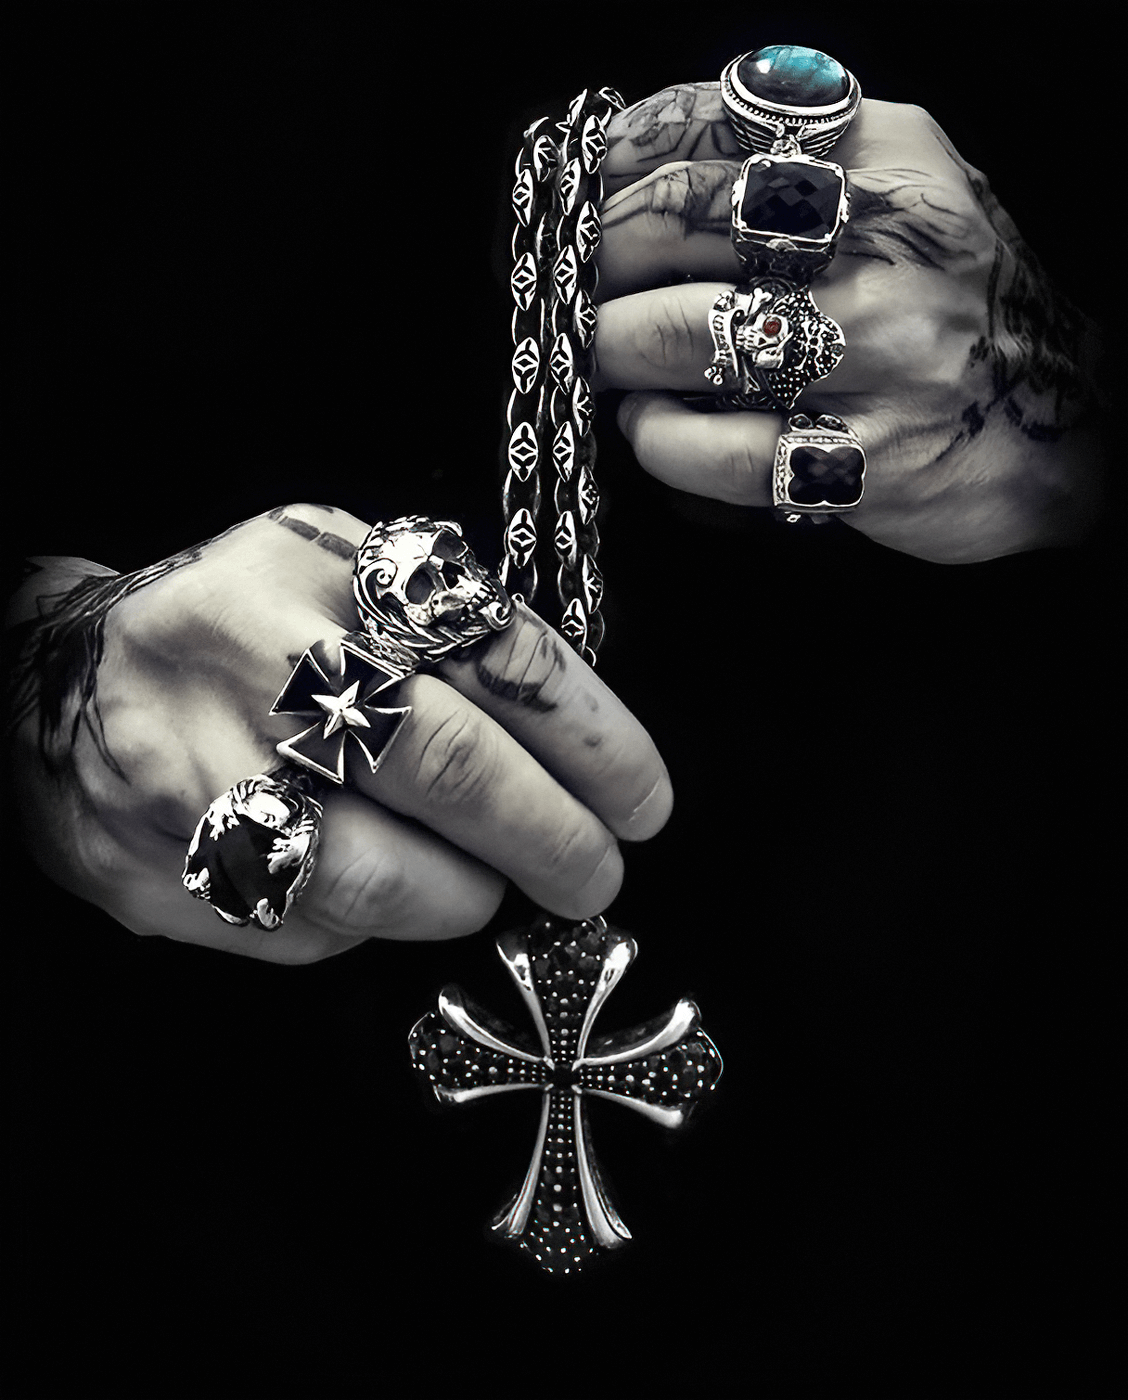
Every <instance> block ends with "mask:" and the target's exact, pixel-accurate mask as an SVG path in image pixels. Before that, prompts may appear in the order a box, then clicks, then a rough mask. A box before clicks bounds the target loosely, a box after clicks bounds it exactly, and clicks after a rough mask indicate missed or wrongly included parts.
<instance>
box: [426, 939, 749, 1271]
mask: <svg viewBox="0 0 1128 1400" xmlns="http://www.w3.org/2000/svg"><path fill="white" fill-rule="evenodd" d="M497 949H498V953H499V954H500V956H501V959H502V961H503V962H504V964H505V966H506V969H507V970H508V972H509V974H510V976H511V977H512V978H513V980H514V982H515V983H516V985H517V989H518V991H519V992H520V994H521V998H522V1000H523V1002H524V1003H525V1006H526V1008H527V1009H528V1011H529V1013H530V1015H531V1017H532V1021H533V1024H534V1026H535V1027H536V1032H537V1040H536V1041H535V1042H534V1041H531V1040H527V1039H525V1038H523V1037H521V1036H519V1035H518V1034H516V1033H515V1032H514V1031H512V1030H510V1029H509V1027H507V1026H504V1025H502V1024H501V1023H500V1022H498V1021H495V1020H494V1019H493V1018H492V1017H491V1016H490V1015H489V1014H488V1013H487V1012H485V1011H483V1010H482V1009H481V1008H479V1007H477V1006H473V1005H471V1004H470V1003H469V1002H468V1001H467V1000H466V998H465V997H464V996H463V994H462V993H461V991H459V989H458V988H457V987H447V988H444V990H443V991H442V993H441V994H440V996H439V1009H438V1010H437V1011H432V1012H429V1013H428V1014H427V1015H426V1016H424V1017H423V1019H422V1020H421V1021H419V1022H418V1024H417V1025H416V1026H415V1027H414V1029H413V1030H412V1032H411V1035H410V1037H409V1042H408V1043H409V1047H410V1050H411V1058H412V1062H413V1064H414V1065H415V1068H416V1069H417V1070H418V1071H419V1073H420V1074H421V1075H422V1076H423V1077H424V1078H425V1079H426V1080H427V1081H428V1083H429V1084H430V1085H431V1087H432V1089H433V1090H434V1092H435V1095H436V1096H437V1098H438V1099H439V1101H440V1102H441V1103H447V1104H460V1103H468V1102H470V1101H472V1100H474V1099H480V1098H484V1097H486V1096H487V1095H490V1094H503V1093H510V1092H512V1091H514V1090H518V1089H536V1090H538V1091H539V1092H540V1094H541V1113H540V1125H539V1128H538V1130H537V1140H536V1143H535V1146H534V1148H533V1155H532V1160H531V1161H530V1163H529V1169H528V1171H527V1172H526V1174H525V1180H524V1183H523V1185H522V1186H521V1188H520V1190H519V1191H518V1192H517V1194H516V1196H515V1197H514V1198H513V1200H512V1201H511V1202H510V1203H509V1204H508V1205H507V1206H506V1207H505V1208H504V1209H503V1210H502V1211H500V1212H499V1214H498V1215H497V1216H496V1218H495V1219H494V1221H493V1222H492V1225H493V1229H494V1230H495V1231H496V1232H497V1233H498V1234H499V1235H501V1236H503V1237H504V1238H505V1239H507V1240H509V1241H511V1242H513V1243H514V1244H517V1245H519V1246H520V1247H521V1248H522V1249H524V1250H526V1251H528V1253H529V1254H530V1255H531V1256H532V1257H533V1258H534V1259H535V1260H536V1262H537V1263H538V1264H539V1265H540V1266H541V1268H542V1269H545V1270H547V1271H548V1272H549V1273H574V1272H577V1271H578V1270H579V1269H581V1268H583V1267H584V1265H585V1264H588V1263H590V1262H591V1260H592V1258H593V1257H594V1256H595V1255H596V1254H597V1253H598V1252H599V1251H600V1250H604V1249H614V1248H616V1247H617V1246H619V1245H621V1244H624V1243H625V1242H626V1241H627V1240H629V1239H630V1237H631V1236H630V1231H629V1230H628V1229H627V1227H626V1226H625V1225H624V1224H623V1222H622V1220H620V1218H619V1216H618V1214H617V1212H616V1211H615V1208H614V1206H613V1205H612V1204H611V1202H610V1200H609V1199H608V1196H607V1191H606V1189H605V1187H604V1185H603V1182H602V1180H601V1178H600V1173H599V1167H598V1164H597V1163H596V1160H595V1154H594V1152H593V1151H592V1148H591V1143H590V1135H589V1130H588V1123H587V1112H586V1106H585V1100H586V1098H587V1097H588V1096H589V1095H595V1096H596V1097H599V1098H604V1099H610V1100H612V1101H613V1102H614V1103H620V1104H623V1105H624V1106H625V1107H627V1108H633V1109H634V1110H635V1111H636V1112H637V1113H641V1114H643V1115H644V1116H645V1117H647V1118H650V1119H651V1120H653V1121H654V1122H656V1123H660V1124H662V1125H663V1126H664V1127H667V1128H679V1127H681V1126H682V1125H683V1124H684V1123H685V1122H686V1121H687V1119H688V1117H689V1115H690V1113H691V1112H692V1110H693V1109H694V1108H695V1107H696V1105H697V1104H698V1103H699V1102H700V1101H701V1100H702V1099H704V1098H705V1097H706V1096H707V1095H708V1094H709V1093H710V1092H711V1091H712V1090H713V1089H714V1088H715V1087H716V1084H717V1081H718V1080H719V1079H720V1077H721V1069H722V1065H721V1057H720V1055H719V1054H718V1053H717V1048H716V1046H715V1045H714V1044H713V1042H712V1041H711V1040H710V1039H709V1037H708V1036H707V1035H706V1034H705V1032H704V1031H702V1030H701V1028H700V1017H699V1013H698V1010H697V1007H696V1006H695V1005H694V1004H693V1002H692V1001H688V1000H686V999H685V998H683V999H682V1000H681V1001H679V1002H678V1003H677V1005H676V1006H675V1007H674V1008H673V1009H672V1010H671V1011H670V1012H669V1013H668V1014H667V1015H665V1016H661V1017H658V1018H657V1019H656V1020H653V1021H649V1022H647V1023H646V1024H645V1025H642V1026H636V1027H634V1028H633V1029H632V1030H628V1031H620V1032H618V1033H616V1034H614V1035H603V1036H598V1037H594V1038H593V1037H592V1034H591V1032H592V1027H593V1025H594V1023H595V1018H596V1016H597V1014H598V1013H599V1009H600V1007H601V1006H602V1005H603V1003H604V1002H605V1001H606V1000H607V998H608V996H609V995H610V994H611V992H612V990H613V989H614V987H615V985H616V983H617V982H618V981H619V979H620V978H621V977H622V975H623V974H624V973H625V972H626V970H627V968H628V967H629V966H630V965H631V962H632V961H633V960H634V957H635V954H636V953H637V951H638V950H637V947H636V945H635V942H634V940H633V939H632V938H629V937H627V936H626V935H625V934H623V933H619V932H618V931H616V930H614V929H609V928H608V927H607V925H606V924H605V923H604V922H603V920H602V919H593V920H590V921H587V922H584V923H580V924H569V923H567V922H566V921H564V920H561V919H554V918H551V917H550V916H548V915H545V916H543V917H542V918H541V919H539V920H538V922H537V923H535V924H534V925H533V927H532V928H530V929H528V930H526V931H523V932H520V933H509V934H505V935H504V936H503V937H502V938H500V939H498V944H497Z"/></svg>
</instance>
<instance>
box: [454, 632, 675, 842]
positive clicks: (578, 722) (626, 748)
mask: <svg viewBox="0 0 1128 1400" xmlns="http://www.w3.org/2000/svg"><path fill="white" fill-rule="evenodd" d="M441 673H442V675H443V678H444V679H445V680H447V681H448V682H449V683H450V684H451V685H452V686H454V687H455V689H456V690H458V691H459V692H460V693H461V694H462V695H464V696H465V697H466V698H467V699H468V700H470V701H472V702H473V703H474V704H475V705H476V706H477V707H478V708H479V709H480V710H483V711H485V713H486V714H488V715H489V716H490V717H491V718H492V719H494V720H496V721H497V723H498V724H500V725H501V726H502V727H503V728H504V729H506V730H507V731H508V732H509V733H510V734H511V735H513V737H514V738H515V739H517V740H518V741H519V742H520V744H521V745H522V747H523V748H525V749H526V750H527V751H528V752H529V753H531V754H533V755H534V756H535V757H536V758H537V759H538V761H539V762H540V763H541V765H542V766H543V767H544V768H545V769H547V770H548V772H549V773H551V774H552V775H553V777H554V778H555V779H556V780H557V781H558V782H559V783H560V784H561V785H562V786H563V787H564V788H566V789H567V790H568V792H570V793H571V794H572V795H573V796H574V797H577V798H579V800H580V801H581V802H582V803H583V804H584V805H585V806H586V807H588V808H590V809H591V811H593V812H594V813H595V814H596V815H597V816H598V817H599V818H600V819H601V820H602V821H603V822H604V823H605V824H606V825H607V826H608V827H609V828H610V830H611V831H612V832H613V833H614V834H615V835H616V836H618V837H620V838H621V839H623V840H634V841H641V840H645V839H646V838H647V837H650V836H653V835H654V834H655V832H657V831H659V830H660V829H661V828H662V826H663V825H664V824H665V822H666V820H667V818H668V817H669V814H670V810H671V807H672V805H673V791H672V789H671V787H670V779H669V775H668V774H667V772H666V766H665V764H664V763H663V762H662V759H661V757H660V755H659V753H658V750H657V749H656V748H655V747H654V742H653V740H652V739H651V738H650V736H649V735H648V734H647V732H646V730H645V729H644V728H643V727H642V725H641V724H640V723H639V722H638V720H637V719H635V717H634V716H633V715H632V714H631V713H630V711H629V710H628V709H627V708H626V706H625V705H624V704H623V703H622V701H621V700H619V699H618V697H617V696H616V695H615V694H614V692H613V691H611V690H610V689H608V687H607V686H606V685H604V684H603V682H602V681H601V680H600V679H599V678H598V677H597V676H596V674H595V672H594V671H593V670H592V669H591V667H590V666H588V665H587V663H586V662H585V661H584V660H583V659H582V658H581V657H579V656H577V654H576V653H575V652H574V651H573V650H572V648H571V647H569V646H568V645H567V644H566V643H565V642H564V641H563V640H562V639H561V638H560V637H559V636H558V635H557V634H556V633H555V632H554V631H553V630H552V628H551V627H549V625H548V624H547V623H546V622H544V621H542V620H541V619H540V618H539V617H537V616H536V614H535V613H533V612H531V611H530V610H529V609H528V608H525V607H523V606H521V605H519V606H518V608H517V615H516V618H515V620H514V622H513V623H512V624H511V625H510V626H509V627H507V628H506V629H505V631H504V632H500V633H497V634H496V635H495V636H494V637H492V638H491V640H490V641H489V642H485V643H482V644H480V645H479V646H477V647H475V648H474V649H473V650H472V652H471V653H470V654H469V656H467V657H466V658H465V659H461V660H448V661H445V662H444V663H443V665H442V667H441Z"/></svg>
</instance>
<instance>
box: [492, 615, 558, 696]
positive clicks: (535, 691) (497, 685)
mask: <svg viewBox="0 0 1128 1400" xmlns="http://www.w3.org/2000/svg"><path fill="white" fill-rule="evenodd" d="M517 644H518V641H517V637H516V636H514V637H513V639H512V641H511V646H510V651H509V657H508V660H509V662H510V663H512V661H513V660H514V652H515V648H516V646H517ZM565 665H566V660H565V654H564V651H563V649H562V648H561V645H560V643H559V642H558V641H557V640H556V638H555V637H553V636H552V634H551V633H550V632H549V631H547V629H546V630H545V631H543V632H542V633H541V634H540V635H539V636H538V637H537V639H536V642H535V643H534V645H533V646H532V649H531V651H530V653H529V656H528V660H527V661H526V662H525V665H524V668H523V669H522V672H521V674H520V676H518V677H516V678H514V679H510V678H509V677H507V676H501V675H499V674H498V673H497V672H496V671H493V670H491V669H490V667H489V665H488V664H487V662H486V660H485V658H482V659H480V660H478V661H477V662H476V665H475V668H474V672H475V675H476V676H477V678H478V683H479V684H480V685H481V686H482V688H483V690H485V691H487V692H488V693H489V694H490V695H496V696H498V697H499V698H500V699H502V700H511V701H513V702H514V703H515V704H518V705H521V706H523V707H524V708H525V709H527V710H532V711H533V712H534V713H536V714H542V715H543V714H548V713H550V712H551V711H552V710H555V709H557V708H558V706H557V703H556V701H555V700H546V699H545V698H544V690H545V687H546V686H547V685H548V683H549V681H550V680H551V679H552V677H553V676H554V675H556V673H557V672H559V671H563V670H564V667H565ZM534 668H536V670H537V671H538V672H539V673H540V674H539V675H538V676H537V677H536V678H535V679H530V673H531V672H532V671H533V670H534Z"/></svg>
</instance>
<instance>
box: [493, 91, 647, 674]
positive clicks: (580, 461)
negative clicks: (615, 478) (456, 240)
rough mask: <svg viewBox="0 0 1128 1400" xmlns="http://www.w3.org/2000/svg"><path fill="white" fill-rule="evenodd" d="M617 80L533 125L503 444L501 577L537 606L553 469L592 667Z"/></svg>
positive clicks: (569, 592) (575, 620)
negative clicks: (602, 322) (611, 125)
mask: <svg viewBox="0 0 1128 1400" xmlns="http://www.w3.org/2000/svg"><path fill="white" fill-rule="evenodd" d="M623 105H624V104H623V99H622V98H621V97H620V96H619V94H618V93H617V92H615V91H614V90H613V89H611V88H600V89H599V90H598V91H595V92H593V91H590V90H585V91H584V92H581V93H580V94H579V96H578V97H576V98H575V99H574V100H573V102H572V105H571V106H570V107H569V109H568V115H567V117H566V118H565V119H564V120H563V121H562V122H553V121H552V120H551V119H550V118H548V117H545V118H542V119H541V120H540V121H538V122H535V123H534V124H533V125H532V126H531V127H529V129H528V130H527V131H526V132H525V135H524V140H523V142H522V145H521V150H520V151H519V153H518V156H517V166H516V174H517V182H516V184H515V185H514V187H513V211H514V214H515V215H516V220H517V222H516V226H515V228H514V231H513V272H512V276H511V279H510V286H511V288H512V291H513V300H514V302H515V307H514V311H513V357H512V361H511V369H512V373H513V392H512V394H511V395H510V398H509V407H508V410H507V412H506V427H507V435H506V438H505V442H504V445H503V457H504V466H505V481H504V485H503V487H502V511H503V514H504V519H505V559H504V561H503V563H502V568H501V581H502V583H503V584H504V585H505V588H506V589H507V591H508V592H509V593H510V594H511V595H513V596H515V597H519V598H522V599H523V600H524V601H525V602H526V603H529V604H531V603H532V602H533V600H534V598H535V596H536V592H537V586H538V582H539V579H538V570H537V562H538V554H541V553H542V551H541V550H540V548H539V545H540V540H539V535H538V523H539V522H538V517H539V514H540V511H541V505H542V496H543V495H544V494H545V491H544V487H543V480H544V479H545V478H546V476H547V474H548V473H549V472H550V471H551V473H552V479H553V482H554V485H553V492H552V498H553V507H554V510H555V515H556V521H555V526H554V529H553V535H552V543H553V547H554V550H555V555H556V590H557V595H558V597H559V600H560V607H561V616H560V619H559V625H560V631H561V632H562V634H563V635H564V636H565V637H566V638H567V640H568V641H569V643H570V644H571V645H572V646H573V647H574V648H575V649H576V651H578V652H579V653H580V655H581V656H582V657H583V658H584V659H585V660H586V661H587V662H588V663H589V664H592V665H594V663H595V653H596V651H597V650H598V648H599V643H600V641H601V640H602V638H603V618H602V616H601V614H600V611H599V607H600V602H601V600H602V596H603V579H602V577H601V575H600V573H599V569H598V568H597V567H596V563H595V558H596V553H597V551H598V549H599V532H598V530H597V528H596V519H595V516H596V511H597V510H598V507H599V490H598V488H597V486H596V484H595V476H594V466H595V434H594V432H593V422H594V418H595V404H594V401H593V399H592V394H591V388H590V385H589V379H590V377H591V367H592V348H591V347H592V342H593V340H594V338H595V327H596V309H595V302H594V299H593V298H594V293H595V285H596V268H595V262H594V255H595V250H596V248H597V247H598V246H599V239H600V232H601V229H600V219H599V205H600V202H601V200H602V195H603V181H602V178H601V176H600V173H599V170H600V166H601V164H602V162H603V157H604V156H605V155H606V154H607V123H608V122H609V121H610V119H611V115H612V114H613V113H614V112H617V111H620V110H621V109H622V107H623Z"/></svg>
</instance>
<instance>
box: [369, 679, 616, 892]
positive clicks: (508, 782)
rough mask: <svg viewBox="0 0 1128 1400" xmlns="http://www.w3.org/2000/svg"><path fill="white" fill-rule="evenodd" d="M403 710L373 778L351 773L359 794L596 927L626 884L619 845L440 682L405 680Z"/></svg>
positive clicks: (497, 730)
mask: <svg viewBox="0 0 1128 1400" xmlns="http://www.w3.org/2000/svg"><path fill="white" fill-rule="evenodd" d="M396 703H397V704H400V705H410V706H411V714H410V715H409V716H408V718H407V719H406V720H405V721H404V724H403V726H402V728H401V730H400V732H399V734H398V735H397V736H396V739H395V742H394V743H393V744H392V745H391V748H390V749H388V750H387V751H386V755H385V758H384V760H383V763H382V764H381V766H380V768H379V769H378V771H377V772H376V773H374V774H373V773H370V772H368V771H367V770H366V769H365V770H364V771H360V770H362V769H364V765H363V764H360V763H358V764H355V765H354V767H353V769H352V780H353V782H354V783H355V784H356V786H357V787H358V788H359V789H360V790H361V791H362V792H364V793H365V794H366V795H367V796H369V797H372V798H374V799H375V800H376V801H377V802H379V803H381V804H382V805H384V806H387V807H390V808H391V809H392V810H393V811H396V812H399V813H400V814H401V815H403V816H406V817H411V818H412V819H414V820H416V821H419V822H422V823H423V824H424V825H425V826H427V827H429V828H430V829H431V830H432V831H435V832H437V833H438V834H439V835H441V836H443V837H445V839H446V840H448V841H450V842H452V843H453V844H454V845H456V846H458V847H460V848H461V849H462V850H464V851H468V852H469V853H470V854H471V855H473V856H476V857H477V858H478V859H479V860H483V861H485V862H486V864H487V865H491V866H493V867H494V869H496V870H500V871H502V872H503V874H505V875H508V876H509V877H510V878H511V879H512V880H513V881H514V882H515V883H516V884H517V885H518V886H519V887H520V888H521V889H522V890H524V891H525V893H526V894H528V895H529V896H530V898H532V899H534V900H536V902H537V903H538V904H541V905H543V906H544V907H545V908H546V909H548V910H550V911H551V912H552V913H555V914H561V915H564V916H566V917H569V918H589V917H591V916H592V915H594V914H598V913H600V912H601V911H602V910H603V909H605V908H606V907H607V905H608V904H610V902H611V900H612V899H614V897H615V895H616V894H617V893H618V890H619V885H620V883H621V881H622V857H621V856H620V854H619V850H618V846H617V845H616V842H615V838H614V837H613V836H612V834H611V832H610V831H609V830H608V829H607V827H606V826H605V825H604V824H603V822H601V821H600V820H599V818H598V817H596V816H595V815H594V814H593V813H592V812H591V811H589V809H588V808H587V807H585V806H584V805H583V803H582V802H580V801H579V800H578V799H577V798H575V797H573V796H572V794H571V793H569V792H568V791H567V790H566V789H565V788H564V787H562V786H561V784H560V783H559V782H557V780H556V779H555V778H553V777H552V776H551V775H550V774H549V773H548V772H546V771H545V769H544V768H542V767H541V765H540V763H539V762H538V761H537V760H536V759H535V758H534V757H533V756H532V755H531V754H530V753H528V752H527V751H526V750H525V749H524V748H523V747H522V746H521V744H520V743H519V742H518V741H517V740H516V739H515V738H513V737H512V735H510V734H509V733H507V731H506V730H505V729H503V728H502V726H501V725H500V724H498V723H497V722H496V721H495V720H493V719H491V718H490V716H489V715H488V714H486V713H484V712H483V711H482V710H480V709H478V707H477V706H476V705H473V704H471V703H470V702H469V701H468V700H467V699H465V698H464V697H463V696H462V695H460V694H459V693H458V691H456V690H455V689H453V687H451V686H449V685H446V684H444V683H443V682H442V681H440V680H438V679H437V678H435V677H434V676H421V675H417V676H412V677H410V678H409V679H408V680H406V681H404V682H403V684H402V685H401V686H400V687H399V688H398V693H397V701H396Z"/></svg>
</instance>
